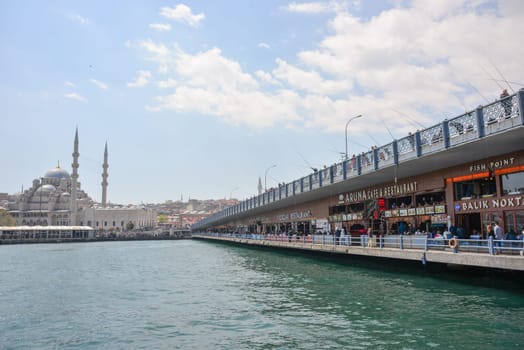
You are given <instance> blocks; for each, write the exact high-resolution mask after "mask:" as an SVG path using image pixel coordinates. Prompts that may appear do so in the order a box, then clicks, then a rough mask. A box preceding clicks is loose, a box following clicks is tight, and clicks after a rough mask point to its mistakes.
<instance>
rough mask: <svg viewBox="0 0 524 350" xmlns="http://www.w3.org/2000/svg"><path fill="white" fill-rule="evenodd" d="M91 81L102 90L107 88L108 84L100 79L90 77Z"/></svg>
mask: <svg viewBox="0 0 524 350" xmlns="http://www.w3.org/2000/svg"><path fill="white" fill-rule="evenodd" d="M89 81H90V82H91V83H93V84H95V85H96V86H97V87H98V88H99V89H101V90H107V85H106V84H105V83H103V82H101V81H99V80H96V79H89Z"/></svg>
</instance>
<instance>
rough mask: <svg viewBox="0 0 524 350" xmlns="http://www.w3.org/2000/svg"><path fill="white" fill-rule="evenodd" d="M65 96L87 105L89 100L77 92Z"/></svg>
mask: <svg viewBox="0 0 524 350" xmlns="http://www.w3.org/2000/svg"><path fill="white" fill-rule="evenodd" d="M64 96H65V97H67V98H70V99H72V100H76V101H79V102H84V103H87V99H86V98H85V97H84V96H81V95H79V94H77V93H76V92H71V93H69V94H65V95H64Z"/></svg>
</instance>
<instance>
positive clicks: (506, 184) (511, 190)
mask: <svg viewBox="0 0 524 350" xmlns="http://www.w3.org/2000/svg"><path fill="white" fill-rule="evenodd" d="M501 180H502V194H503V195H505V196H506V195H512V194H521V193H524V171H521V172H518V173H513V174H505V175H502V176H501Z"/></svg>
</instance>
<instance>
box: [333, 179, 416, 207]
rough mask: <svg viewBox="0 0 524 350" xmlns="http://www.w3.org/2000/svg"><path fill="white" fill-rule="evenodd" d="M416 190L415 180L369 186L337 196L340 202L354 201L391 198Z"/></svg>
mask: <svg viewBox="0 0 524 350" xmlns="http://www.w3.org/2000/svg"><path fill="white" fill-rule="evenodd" d="M415 192H417V182H416V181H413V182H405V183H398V184H395V183H393V184H391V185H388V186H383V187H377V188H371V189H368V190H361V191H354V192H349V193H346V194H341V195H340V196H339V201H340V202H345V203H355V202H362V201H367V200H374V199H378V198H381V197H386V198H391V197H396V196H403V195H406V194H410V193H415Z"/></svg>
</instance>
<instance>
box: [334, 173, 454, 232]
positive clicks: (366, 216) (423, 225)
mask: <svg viewBox="0 0 524 350" xmlns="http://www.w3.org/2000/svg"><path fill="white" fill-rule="evenodd" d="M440 183H441V184H443V182H442V179H441V180H440ZM446 212H447V210H446V205H445V191H444V188H443V185H440V186H439V188H435V181H434V180H431V181H425V180H424V179H421V180H420V181H419V179H414V180H409V181H408V180H404V181H400V182H397V183H395V182H393V183H390V184H386V185H384V186H379V187H373V188H367V189H363V190H359V191H354V192H350V193H344V194H340V195H339V204H338V205H336V206H332V207H330V216H329V219H330V222H332V226H335V227H339V226H340V227H345V228H346V230H347V231H348V232H351V234H352V235H355V234H360V233H364V232H366V231H367V229H368V228H370V227H371V229H372V232H373V233H374V234H380V235H384V234H410V233H415V232H416V231H417V230H419V231H426V232H429V231H430V230H432V229H435V227H434V225H442V226H444V225H443V224H442V222H441V221H442V217H443V215H445V216H446V217H447V214H446ZM446 221H447V220H446ZM432 225H433V226H432Z"/></svg>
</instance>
